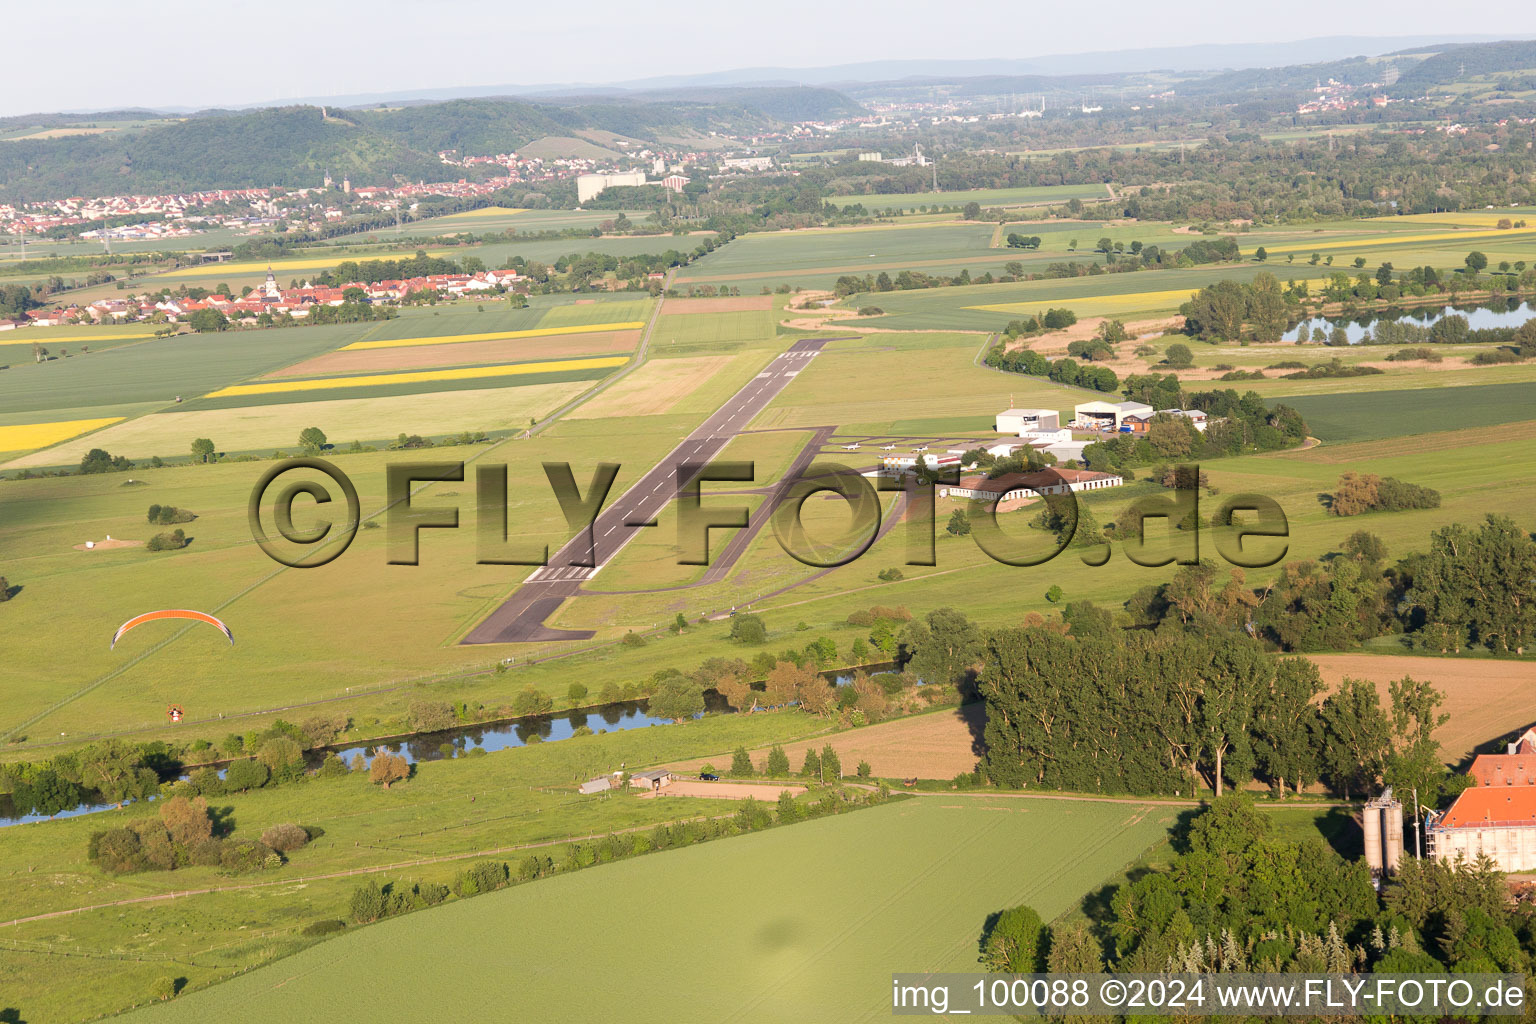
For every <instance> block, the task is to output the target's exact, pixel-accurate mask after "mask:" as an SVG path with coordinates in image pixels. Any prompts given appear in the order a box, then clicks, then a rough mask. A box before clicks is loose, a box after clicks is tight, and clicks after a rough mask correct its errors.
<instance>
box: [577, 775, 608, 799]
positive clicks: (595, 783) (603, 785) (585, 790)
mask: <svg viewBox="0 0 1536 1024" xmlns="http://www.w3.org/2000/svg"><path fill="white" fill-rule="evenodd" d="M612 788H613V782H612V780H610V779H609V778H608V776H606V775H601V776H598V777H597V778H595V779H588V780H587V781H586V782H583V783H582V784H581V785H579V786H577V787H576V792H578V793H580V794H582V795H583V796H591V795H592V794H594V793H606V792H608V791H609V790H610V789H612Z"/></svg>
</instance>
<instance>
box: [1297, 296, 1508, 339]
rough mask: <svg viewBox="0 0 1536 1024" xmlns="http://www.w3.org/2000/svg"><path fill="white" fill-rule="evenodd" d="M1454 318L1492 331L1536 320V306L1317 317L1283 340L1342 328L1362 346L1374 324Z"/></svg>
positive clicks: (1498, 304)
mask: <svg viewBox="0 0 1536 1024" xmlns="http://www.w3.org/2000/svg"><path fill="white" fill-rule="evenodd" d="M1451 315H1456V316H1462V317H1466V319H1467V321H1468V325H1469V326H1470V328H1471V329H1472V330H1474V331H1477V330H1483V329H1485V328H1490V327H1519V326H1520V325H1521V324H1523V323H1525V322H1526V321H1527V320H1530V319H1532V318H1533V317H1536V302H1527V303H1524V304H1522V303H1521V302H1520V301H1519V300H1518V299H1510V300H1508V301H1506V302H1494V303H1488V304H1484V305H1481V306H1464V307H1457V306H1450V305H1446V306H1424V307H1422V308H1419V309H1415V310H1411V311H1403V310H1390V309H1389V310H1385V311H1383V312H1382V313H1380V314H1372V315H1366V316H1361V317H1357V318H1355V319H1353V320H1346V319H1343V318H1337V317H1336V318H1334V319H1332V320H1329V319H1325V318H1323V317H1313V318H1312V319H1310V320H1303V321H1301V323H1299V324H1297V325H1296V326H1295V327H1293V328H1291V329H1290V330H1289V331H1286V332H1285V334H1284V335H1282V336H1281V340H1282V341H1299V340H1302V339H1310V338H1311V337H1312V332H1313V331H1314V330H1316V329H1317V328H1319V327H1320V328H1322V329H1323V331H1325V332H1326V333H1328V334H1332V333H1333V330H1334V328H1335V327H1342V328H1344V332H1345V333H1346V334H1348V335H1349V343H1350V344H1351V345H1358V344H1360V341H1361V339H1363V338H1364V337H1365V335H1366V333H1367V332H1368V331H1369V329H1370V327H1371V325H1373V324H1377V323H1381V322H1383V321H1389V322H1392V323H1404V324H1413V325H1415V326H1418V327H1430V326H1433V325H1434V324H1435V323H1437V322H1439V321H1441V320H1444V319H1445V318H1446V317H1447V316H1451Z"/></svg>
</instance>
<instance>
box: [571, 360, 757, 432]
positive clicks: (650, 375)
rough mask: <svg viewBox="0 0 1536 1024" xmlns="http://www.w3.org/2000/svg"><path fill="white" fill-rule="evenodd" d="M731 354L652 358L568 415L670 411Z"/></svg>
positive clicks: (583, 416) (590, 416) (602, 416)
mask: <svg viewBox="0 0 1536 1024" xmlns="http://www.w3.org/2000/svg"><path fill="white" fill-rule="evenodd" d="M732 358H733V357H732V356H728V355H726V356H693V357H688V358H683V359H652V360H649V361H648V362H646V363H645V365H643V366H641V367H640V368H639V369H637V370H635V372H633V373H631V374H630V375H629V376H627V377H625V378H624V379H623V380H621V381H619V382H618V383H616V384H614V385H613V386H612V387H610V388H608V389H607V390H606V391H604V392H603V393H602V394H600V395H598V396H596V397H595V398H593V399H592V400H591V401H589V402H585V403H583V404H582V405H580V406H578V407H577V408H576V409H574V410H572V411H571V412H570V413H569V414H568V416H569V418H571V419H607V418H610V417H617V416H656V415H659V414H661V413H666V412H671V411H672V408H673V406H675V405H677V403H678V402H680V401H681V400H682V399H683V398H684V397H685V396H687V395H688V394H689V393H690V392H691V391H693V390H694V388H696V387H698V386H700V385H701V384H703V383H704V382H705V381H707V380H709V379H710V378H711V377H713V376H714V375H715V374H716V373H718V372H719V371H720V370H721V369H723V368H724V367H725V366H726V365H727V364H729V363H730V362H731V359H732Z"/></svg>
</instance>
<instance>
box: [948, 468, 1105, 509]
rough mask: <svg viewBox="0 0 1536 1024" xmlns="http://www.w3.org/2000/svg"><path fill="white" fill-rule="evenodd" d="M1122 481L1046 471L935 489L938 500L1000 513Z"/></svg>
mask: <svg viewBox="0 0 1536 1024" xmlns="http://www.w3.org/2000/svg"><path fill="white" fill-rule="evenodd" d="M1124 482H1125V481H1124V480H1123V479H1122V478H1121V477H1118V476H1116V475H1114V474H1113V473H1090V472H1088V471H1087V470H1083V469H1056V468H1055V467H1054V466H1053V467H1051V468H1048V469H1042V470H1037V471H1036V472H1033V473H1004V474H1003V475H1002V476H1000V477H997V478H996V479H995V480H994V479H988V478H987V477H984V476H968V477H965V478H963V479H962V480H961V481H960V483H959V484H957V485H954V486H950V487H941V488H939V497H941V498H954V499H955V500H957V501H983V502H988V503H994V502H995V503H996V504H997V506H998V507H999V508H1000V509H1003V508H1005V507H1015V506H1017V505H1018V504H1020V503H1025V502H1030V501H1033V500H1034V499H1036V498H1038V497H1040V496H1041V495H1043V494H1066V493H1067V492H1069V491H1071V492H1079V491H1096V490H1100V489H1102V488H1105V487H1118V486H1120V485H1121V484H1122V483H1124Z"/></svg>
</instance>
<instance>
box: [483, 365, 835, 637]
mask: <svg viewBox="0 0 1536 1024" xmlns="http://www.w3.org/2000/svg"><path fill="white" fill-rule="evenodd" d="M837 340H840V339H837V338H814V339H812V338H807V339H803V340H801V341H797V342H795V343H794V344H793V345H791V346H790V347H789V348H788V349H787V350H785V351H784V352H782V353H780V354H779V355H778V356H776V357H775V358H774V359H773V361H772V362H770V363H769V364H768V365H767V367H765V368H764V369H763V371H762V372H761V373H759V374H758V375H757V376H755V377H753V378H752V379H751V380H750V381H748V382H747V384H746V385H745V386H744V387H743V388H742V389H741V390H740V391H738V392H736V394H735V395H733V396H732V397H731V398H729V399H728V400H727V401H726V402H725V404H724V405H722V406H721V407H720V408H719V409H718V410H716V411H715V412H714V413H713V414H712V415H711V416H710V417H709V419H707V420H705V421H704V422H703V424H701V425H700V426H699V427H698V429H696V430H694V431H693V432H692V433H691V434H689V435H688V436H687V437H685V438H683V440H682V441H681V442H680V443H679V444H678V446H677V447H676V448H674V449H672V451H671V452H670V453H669V454H668V455H667V456H666V458H664V459H662V460H661V462H659V463H658V464H657V465H656V466H655V467H654V468H652V469H651V470H650V471H649V472H648V473H646V474H645V475H644V476H642V477H641V478H640V479H639V480H638V481H637V482H636V483H634V484H633V485H631V486H630V488H629V489H628V490H627V491H625V492H624V493H623V494H622V495H620V496H619V497H618V498H617V499H615V500H614V501H613V502H612V503H611V504H610V505H609V506H608V507H607V508H606V509H604V510H603V511H602V512H601V513H600V514H599V515H598V517H597V521H596V522H595V523H594V524H593V527H592V530H591V532H590V538H591V546H590V547H589V544H588V538H589V533H588V531H586V530H583V531H581V532H580V533H578V534H577V535H576V536H575V537H572V538H571V539H570V540H569V541H567V542H566V543H565V545H564V546H563V547H561V548H560V550H558V551H556V552H555V553H554V554H552V555H550V558H549V564H548V565H546V566H541V567H539V568H538V569H535V570H534V571H533V572H532V573H530V574H529V576H528V578H527V579H526V580H524V581H523V585H522V586H521V587H519V588H518V590H517V591H516V592H515V593H514V594H513V595H512V596H511V597H510V598H508V599H507V600H506V602H505V603H503V604H502V605H501V606H500V607H499V608H497V609H496V610H495V611H494V612H492V613H491V614H490V615H489V616H488V617H487V618H486V619H485V621H484V622H482V623H480V624H479V625H478V626H476V627H475V628H474V629H472V630H470V632H469V634H468V635H467V636H465V637H464V639H463V640H461V641H460V643H463V644H507V643H528V642H532V641H548V640H585V639H587V638H588V637H590V636H592V631H591V630H568V629H567V630H562V629H552V628H550V627H548V626H545V625H544V620H545V619H546V618H548V617H549V616H550V615H552V614H553V613H554V612H555V610H556V609H557V608H559V607H560V604H561V602H563V601H564V600H565V599H566V598H569V597H574V596H575V595H576V594H577V593H579V592H580V589H581V584H582V583H583V582H584V581H586V580H589V579H591V578H592V577H593V576H595V575H596V574H597V573H598V572H600V571H602V568H603V566H604V565H606V564H607V563H608V562H610V561H612V560H613V558H614V557H615V556H617V555H618V554H619V552H620V551H622V550H624V546H625V545H626V544H628V543H629V542H630V541H632V540H634V539H635V537H636V536H637V535H638V534H639V531H640V530H642V529H645V528H646V526H645V524H647V523H651V522H654V521H655V520H656V517H657V516H658V515H659V514H660V513H661V511H662V509H664V508H666V506H667V504H668V503H669V502H671V501H673V500H674V499H675V498H676V497H677V493H678V491H679V489H680V488H681V487H683V486H684V485H685V484H687V483H688V482H689V480H688V479H682V480H680V479H678V467H679V466H680V465H683V464H688V463H692V464H701V463H706V462H709V461H710V460H711V459H714V458H716V457H718V456H719V454H720V453H721V452H722V451H723V450H724V449H725V446H726V445H727V444H729V443H730V441H731V440H732V438H734V437H735V436H736V435H737V434H738V433H740V432H741V431H742V430H743V429H745V428H746V426H747V425H748V424H750V423H751V422H752V420H753V419H754V418H756V416H757V415H758V413H760V412H762V411H763V410H764V409H765V408H767V406H768V404H769V403H770V402H772V401H773V400H774V398H776V397H778V394H779V392H781V391H783V390H784V389H785V388H786V387H788V386H789V383H790V382H791V381H792V380H794V379H795V376H796V375H797V374H799V373H800V371H801V370H803V369H805V367H806V366H808V365H809V364H810V361H811V360H812V359H814V358H815V357H816V354H817V353H818V352H820V351H821V348H822V346H824V345H826V344H827V343H828V342H830V341H837ZM690 479H691V477H690ZM769 511H771V509H769V508H767V507H766V506H765V507H764V509H763V510H762V511H760V512H759V515H766V514H767V513H768V512H769ZM741 547H742V545H738V546H737V548H738V550H740V548H741ZM723 554H724V553H722V556H723ZM588 563H590V564H588Z"/></svg>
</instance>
